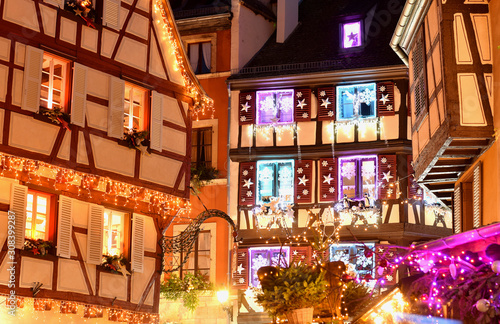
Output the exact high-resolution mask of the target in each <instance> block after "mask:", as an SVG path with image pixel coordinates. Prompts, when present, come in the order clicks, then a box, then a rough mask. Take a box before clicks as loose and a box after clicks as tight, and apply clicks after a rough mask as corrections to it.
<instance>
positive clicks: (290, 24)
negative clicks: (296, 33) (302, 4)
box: [276, 0, 299, 43]
mask: <svg viewBox="0 0 500 324" xmlns="http://www.w3.org/2000/svg"><path fill="white" fill-rule="evenodd" d="M298 23H299V0H278V23H277V25H278V26H277V31H276V42H277V43H284V42H285V40H286V39H287V38H288V36H289V35H290V34H291V33H292V32H293V30H294V29H295V27H297V24H298Z"/></svg>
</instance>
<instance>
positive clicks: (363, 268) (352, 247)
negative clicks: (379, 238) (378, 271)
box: [330, 243, 375, 278]
mask: <svg viewBox="0 0 500 324" xmlns="http://www.w3.org/2000/svg"><path fill="white" fill-rule="evenodd" d="M374 247H375V244H373V243H365V244H342V243H340V244H332V245H331V246H330V261H342V262H344V263H345V264H346V266H347V267H348V268H349V270H350V271H353V272H355V273H356V275H357V276H358V277H361V278H362V277H364V276H366V275H371V276H374V275H375V274H374V272H373V269H375V255H374V254H373V253H367V254H366V255H365V250H366V249H367V248H369V249H371V250H372V251H373V250H374Z"/></svg>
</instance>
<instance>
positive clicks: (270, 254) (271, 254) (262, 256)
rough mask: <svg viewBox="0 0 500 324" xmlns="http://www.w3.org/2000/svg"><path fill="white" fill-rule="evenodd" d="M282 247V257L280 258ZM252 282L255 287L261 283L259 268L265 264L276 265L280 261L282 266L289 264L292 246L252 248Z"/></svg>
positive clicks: (250, 250)
mask: <svg viewBox="0 0 500 324" xmlns="http://www.w3.org/2000/svg"><path fill="white" fill-rule="evenodd" d="M280 249H281V258H280ZM248 251H249V254H250V280H249V281H250V284H251V285H252V286H254V287H257V286H259V285H260V281H259V277H257V270H259V269H260V268H262V267H265V266H270V265H271V266H276V265H278V260H279V263H280V265H281V266H282V267H285V266H288V263H289V260H290V247H289V246H284V247H282V248H280V247H279V246H277V247H265V248H250V249H249V250H248Z"/></svg>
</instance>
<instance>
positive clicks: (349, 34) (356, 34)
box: [341, 20, 362, 48]
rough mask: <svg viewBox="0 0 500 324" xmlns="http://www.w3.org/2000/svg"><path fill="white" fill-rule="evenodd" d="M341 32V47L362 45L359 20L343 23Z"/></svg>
mask: <svg viewBox="0 0 500 324" xmlns="http://www.w3.org/2000/svg"><path fill="white" fill-rule="evenodd" d="M341 33H342V35H341V36H342V48H352V47H358V46H361V45H362V35H361V20H357V21H351V22H348V23H343V24H342V28H341Z"/></svg>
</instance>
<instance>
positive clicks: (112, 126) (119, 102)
mask: <svg viewBox="0 0 500 324" xmlns="http://www.w3.org/2000/svg"><path fill="white" fill-rule="evenodd" d="M124 103H125V81H123V80H122V79H119V78H116V77H111V79H110V85H109V110H108V136H110V137H114V138H122V137H123V118H124V117H123V116H124V110H123V105H124Z"/></svg>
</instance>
